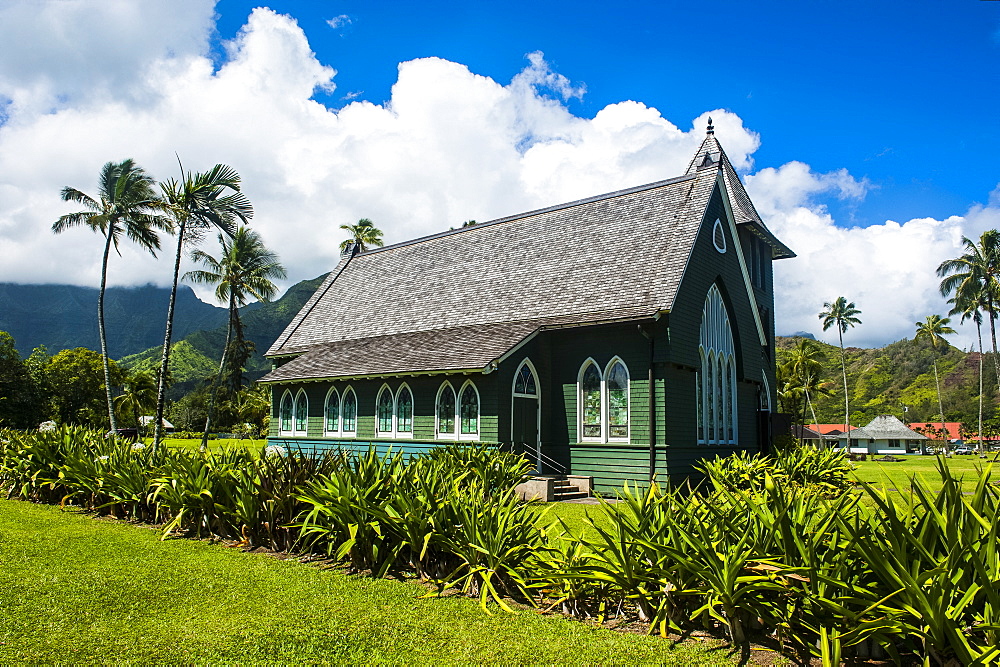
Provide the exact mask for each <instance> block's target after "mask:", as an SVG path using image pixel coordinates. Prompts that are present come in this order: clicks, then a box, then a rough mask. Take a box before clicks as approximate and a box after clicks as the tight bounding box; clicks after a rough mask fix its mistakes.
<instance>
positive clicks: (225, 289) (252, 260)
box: [184, 226, 286, 448]
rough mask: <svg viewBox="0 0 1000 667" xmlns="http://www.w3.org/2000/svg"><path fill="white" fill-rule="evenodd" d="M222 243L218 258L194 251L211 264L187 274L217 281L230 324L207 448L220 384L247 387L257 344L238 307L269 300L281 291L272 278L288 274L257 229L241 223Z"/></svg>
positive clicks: (230, 392) (212, 398)
mask: <svg viewBox="0 0 1000 667" xmlns="http://www.w3.org/2000/svg"><path fill="white" fill-rule="evenodd" d="M219 245H220V247H221V248H222V254H221V256H220V257H219V258H218V259H216V258H215V257H212V256H211V255H209V254H208V253H206V252H204V251H203V250H200V249H197V250H195V251H194V252H193V253H191V257H192V259H194V260H195V261H197V262H200V263H202V264H204V265H205V267H206V268H205V269H201V270H197V271H189V272H188V273H186V274H185V275H184V277H185V279H187V280H190V281H191V282H195V283H202V284H214V285H215V286H216V288H215V298H216V299H218V300H219V301H220V302H223V303H226V304H227V305H228V307H229V326H228V328H227V330H226V341H225V343H223V346H222V359H221V361H220V362H219V373H218V375H217V376H216V378H215V379H214V380H213V382H212V384H211V387H210V389H209V402H208V415H207V416H206V417H205V432H204V436H203V438H202V448H205V447H207V445H208V434H209V431H210V429H211V426H212V418H213V416H214V412H215V403H216V400H217V394H218V389H219V388H220V386H221V389H222V390H223V392H224V397H226V398H231V397H233V396H235V395H236V393H238V392H239V391H240V390H241V389H242V388H243V368H244V366H245V365H246V363H247V360H248V359H249V358H250V355H251V354H252V353H253V349H254V348H253V343H252V342H250V341H247V340H246V338H245V337H244V335H243V324H242V322H241V321H240V310H239V309H240V308H241V307H243V306H245V305H247V301H248V299H249V297H251V296H253V297H254V298H256V299H257V300H258V301H270V300H271V299H272V298H274V296H275V295H276V294H277V293H278V286H277V285H275V284H274V282H273V281H274V280H279V279H281V278H284V277H285V275H286V274H285V269H284V267H283V266H281V264H280V262H278V257H277V255H275V254H274V253H273V252H271V251H270V250H268V249H267V248H266V247H265V246H264V241H263V239H261V237H260V235H259V234H257V232H254V231H253V230H251V229H249V228H247V227H246V226H240V227H239V228H238V229H237V230H236V232H235V233H234V234H233V236H232V240H227V238H226V236H225V235H224V234H219Z"/></svg>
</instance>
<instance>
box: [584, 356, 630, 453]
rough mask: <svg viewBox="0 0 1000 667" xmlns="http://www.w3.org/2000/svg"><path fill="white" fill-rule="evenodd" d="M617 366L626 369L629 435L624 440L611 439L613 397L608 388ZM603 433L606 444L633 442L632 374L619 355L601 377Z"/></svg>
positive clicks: (612, 359) (626, 405)
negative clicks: (613, 369)
mask: <svg viewBox="0 0 1000 667" xmlns="http://www.w3.org/2000/svg"><path fill="white" fill-rule="evenodd" d="M615 364H621V365H622V368H624V369H625V408H626V412H625V415H626V419H627V420H628V435H627V436H625V437H624V438H621V437H619V438H612V437H611V395H610V393H609V391H610V389H609V388H608V375H610V374H611V369H612V368H613V367H614V365H615ZM581 377H582V376H581ZM601 431H602V433H604V434H605V435H606V436H607V440H606V442H631V441H632V373H631V372H630V371H629V369H628V364H626V363H625V362H624V361H623V360H622V358H621V357H619V356H617V355H615V356H614V357H611V361H609V362H608V365H607V366H605V367H604V374H603V375H602V376H601Z"/></svg>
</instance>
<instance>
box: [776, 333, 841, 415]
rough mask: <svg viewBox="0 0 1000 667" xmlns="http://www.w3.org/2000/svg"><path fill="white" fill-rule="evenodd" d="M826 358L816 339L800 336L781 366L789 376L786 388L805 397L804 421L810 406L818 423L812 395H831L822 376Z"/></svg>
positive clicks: (783, 371) (786, 376) (785, 375)
mask: <svg viewBox="0 0 1000 667" xmlns="http://www.w3.org/2000/svg"><path fill="white" fill-rule="evenodd" d="M825 358H826V354H825V353H824V352H823V349H822V348H820V346H819V344H817V343H816V341H814V340H810V339H808V338H800V339H799V341H798V343H796V345H795V347H794V348H792V351H791V354H790V355H789V356H788V357H787V358H786V361H785V363H783V364H782V366H781V371H782V376H783V377H785V378H787V383H786V387H785V390H786V391H792V392H798V393H801V395H802V396H803V398H804V399H805V405H804V406H803V408H802V421H803V422H804V421H805V411H806V408H808V409H809V411H810V413H811V414H812V418H813V423H814V424H815V423H818V422H817V419H816V410H815V409H814V408H813V402H812V397H813V396H814V395H815V394H826V395H829V393H830V391H829V389H828V388H827V386H826V383H825V382H824V381H823V380H822V379H821V378H820V374H821V372H822V370H823V360H824V359H825Z"/></svg>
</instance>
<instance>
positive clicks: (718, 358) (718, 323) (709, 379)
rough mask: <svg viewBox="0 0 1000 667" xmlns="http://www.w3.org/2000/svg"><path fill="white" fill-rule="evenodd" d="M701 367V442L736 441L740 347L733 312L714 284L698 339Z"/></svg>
mask: <svg viewBox="0 0 1000 667" xmlns="http://www.w3.org/2000/svg"><path fill="white" fill-rule="evenodd" d="M698 352H699V354H700V356H701V370H700V371H699V372H697V373H695V384H696V385H697V388H696V390H695V400H696V402H697V408H696V411H695V414H696V420H697V422H698V442H699V443H703V444H733V443H735V442H736V439H737V437H738V432H737V428H736V415H737V409H736V347H735V345H734V344H733V330H732V327H731V326H730V323H729V313H728V312H727V311H726V304H725V302H724V301H723V300H722V293H721V292H720V291H719V288H718V287H717V286H715V285H712V287H711V288H709V290H708V296H706V297H705V306H704V308H703V309H702V312H701V330H700V332H699V338H698Z"/></svg>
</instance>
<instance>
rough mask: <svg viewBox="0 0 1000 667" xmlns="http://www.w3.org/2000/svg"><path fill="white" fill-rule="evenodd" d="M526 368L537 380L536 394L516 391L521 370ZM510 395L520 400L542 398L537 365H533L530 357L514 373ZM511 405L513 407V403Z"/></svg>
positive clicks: (522, 361)
mask: <svg viewBox="0 0 1000 667" xmlns="http://www.w3.org/2000/svg"><path fill="white" fill-rule="evenodd" d="M525 366H527V367H528V372H529V373H531V376H532V378H533V379H534V380H535V393H534V394H519V393H517V392H516V391H514V387H516V386H517V378H518V376H520V375H521V369H522V368H524V367H525ZM510 394H511V396H517V397H518V398H534V399H540V398H541V396H540V395H541V390H540V389H539V384H538V371H537V370H535V365H534V364H533V363H531V359H529V358H528V357H525V358H524V359H522V360H521V363H519V364H518V365H517V370H516V371H514V377H513V378H512V379H511V381H510ZM511 405H513V403H512V404H511ZM512 409H513V408H512Z"/></svg>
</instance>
